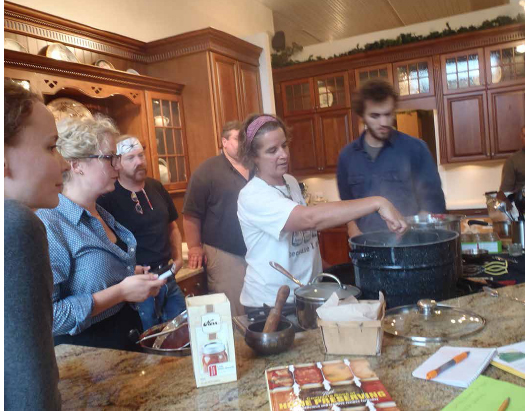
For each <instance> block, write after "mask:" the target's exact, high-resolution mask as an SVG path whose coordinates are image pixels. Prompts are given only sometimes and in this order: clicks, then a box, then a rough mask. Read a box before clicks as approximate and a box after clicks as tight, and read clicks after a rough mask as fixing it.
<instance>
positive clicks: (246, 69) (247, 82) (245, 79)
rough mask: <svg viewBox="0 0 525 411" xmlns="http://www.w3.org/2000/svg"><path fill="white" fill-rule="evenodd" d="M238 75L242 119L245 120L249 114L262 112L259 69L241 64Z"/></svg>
mask: <svg viewBox="0 0 525 411" xmlns="http://www.w3.org/2000/svg"><path fill="white" fill-rule="evenodd" d="M239 74H240V77H239V81H240V95H241V109H242V118H243V119H245V118H246V117H248V116H249V115H250V114H255V113H261V112H262V107H263V105H262V92H261V75H260V73H259V67H257V66H254V65H251V64H246V63H242V62H240V63H239Z"/></svg>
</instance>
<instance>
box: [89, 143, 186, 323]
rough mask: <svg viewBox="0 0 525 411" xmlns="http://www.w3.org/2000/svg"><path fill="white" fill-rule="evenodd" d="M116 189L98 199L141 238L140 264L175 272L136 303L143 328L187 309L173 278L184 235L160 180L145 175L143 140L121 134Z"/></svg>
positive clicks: (180, 260) (138, 261)
mask: <svg viewBox="0 0 525 411" xmlns="http://www.w3.org/2000/svg"><path fill="white" fill-rule="evenodd" d="M117 154H119V155H121V156H122V157H121V167H120V170H119V178H118V180H117V181H116V182H115V190H114V191H112V192H111V193H107V194H104V195H102V196H101V197H99V199H98V200H97V202H98V204H99V205H100V206H102V207H103V208H105V209H106V210H107V211H108V212H109V213H110V214H112V215H113V217H115V219H116V220H117V221H118V222H119V223H120V224H122V225H123V226H124V227H126V228H127V229H128V230H130V231H131V232H132V233H133V235H134V236H135V238H136V240H137V264H138V265H143V266H149V267H150V269H152V270H153V269H157V268H160V267H162V266H165V265H167V264H171V263H172V264H173V266H172V272H173V276H171V277H170V278H169V280H168V282H167V283H166V285H165V286H164V287H162V289H161V290H160V293H159V294H158V296H157V297H151V298H149V299H147V300H146V301H144V302H143V303H140V304H137V306H138V309H139V314H140V318H141V320H142V325H143V327H144V330H146V329H148V328H151V327H153V326H154V325H157V324H160V323H162V322H165V321H168V320H171V319H172V318H174V317H176V316H177V315H178V314H180V313H181V312H182V311H183V310H185V309H186V303H185V301H184V295H183V293H182V291H181V290H180V288H179V286H178V285H177V283H176V281H175V274H176V273H177V272H178V271H179V270H180V269H181V267H182V237H181V234H180V231H179V228H178V227H177V223H176V220H177V218H178V213H177V210H176V208H175V205H174V204H173V201H172V199H171V197H170V195H169V193H168V192H167V191H166V189H165V188H164V187H163V185H162V183H160V182H159V181H157V180H154V179H152V178H149V177H147V176H146V169H147V163H146V157H145V155H144V149H143V147H142V144H141V143H140V141H139V140H138V139H137V138H136V137H133V136H122V140H121V141H120V142H119V143H118V144H117Z"/></svg>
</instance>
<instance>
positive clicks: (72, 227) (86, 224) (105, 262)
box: [37, 117, 166, 350]
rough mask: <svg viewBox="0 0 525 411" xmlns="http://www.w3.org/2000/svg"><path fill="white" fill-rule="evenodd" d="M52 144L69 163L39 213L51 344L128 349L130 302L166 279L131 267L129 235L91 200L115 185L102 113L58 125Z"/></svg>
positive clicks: (109, 129) (112, 131)
mask: <svg viewBox="0 0 525 411" xmlns="http://www.w3.org/2000/svg"><path fill="white" fill-rule="evenodd" d="M57 127H58V136H59V138H58V141H57V148H58V151H59V152H60V154H62V156H63V157H64V159H65V160H66V161H67V162H68V163H69V166H70V167H69V169H68V171H67V172H66V173H64V190H63V192H62V194H61V195H60V202H59V205H58V207H57V208H55V209H54V210H39V211H38V212H37V215H38V216H39V217H40V218H41V219H42V221H43V222H44V224H45V226H46V229H47V237H48V241H49V254H50V258H51V267H52V270H53V277H54V289H53V314H54V322H53V334H54V336H55V344H75V345H86V346H93V347H106V348H116V349H126V350H136V349H137V348H136V345H135V344H134V343H133V342H132V341H131V340H130V338H129V331H130V330H133V329H137V330H141V329H142V325H141V321H140V317H139V314H138V312H137V311H136V309H135V306H134V304H129V303H137V302H142V301H144V300H146V299H147V298H148V297H150V296H155V295H157V294H158V292H159V289H160V287H162V286H163V285H164V284H165V283H166V281H165V280H158V279H157V277H158V276H157V275H154V274H145V275H135V274H142V273H144V270H145V269H147V267H140V266H138V267H135V254H136V247H137V242H136V240H135V238H134V237H133V235H132V234H131V232H130V231H129V230H127V229H126V228H124V227H123V226H122V225H120V224H119V223H117V222H116V221H115V219H114V218H113V216H112V215H111V214H109V213H108V212H106V211H105V210H104V209H103V208H102V207H100V206H99V205H97V204H96V200H97V198H98V197H99V196H100V195H102V194H104V193H107V192H110V191H112V190H114V189H115V181H116V180H117V177H118V170H119V167H120V156H117V155H116V141H115V139H116V137H117V136H118V130H117V129H116V128H115V126H114V125H113V123H112V122H111V121H110V120H109V119H107V118H102V117H100V118H96V119H87V118H84V119H66V120H63V121H61V122H59V123H58V125H57Z"/></svg>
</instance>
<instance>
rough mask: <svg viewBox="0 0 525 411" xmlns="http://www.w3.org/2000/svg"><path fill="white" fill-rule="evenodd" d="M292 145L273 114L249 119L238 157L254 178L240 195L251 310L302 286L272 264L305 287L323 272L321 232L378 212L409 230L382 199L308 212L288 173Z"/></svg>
mask: <svg viewBox="0 0 525 411" xmlns="http://www.w3.org/2000/svg"><path fill="white" fill-rule="evenodd" d="M288 142H289V136H288V131H287V129H286V126H285V124H284V123H283V122H282V120H280V119H279V118H277V117H274V116H271V115H253V116H250V117H249V118H248V119H247V120H246V121H245V122H244V124H243V128H242V129H241V132H240V134H239V156H240V158H241V159H242V161H243V163H244V165H245V166H246V167H248V168H249V169H250V170H252V171H253V173H252V174H254V177H253V178H252V179H251V180H250V181H249V182H248V184H247V185H246V186H245V187H244V188H243V189H242V190H241V192H240V194H239V200H238V211H237V214H238V217H239V222H240V224H241V229H242V234H243V237H244V241H245V243H246V248H247V253H246V262H247V264H248V268H247V270H246V277H245V279H244V286H243V289H242V293H241V298H240V300H241V304H243V305H244V306H245V307H247V308H248V309H249V308H251V307H261V306H262V305H263V304H268V305H270V306H273V305H274V302H275V297H276V295H277V291H278V289H279V287H280V286H281V285H283V284H287V285H289V286H290V289H292V290H293V289H294V288H296V287H297V285H296V284H294V283H293V282H292V281H290V280H288V279H287V278H286V277H284V276H283V275H282V274H280V273H278V272H277V271H275V270H274V269H273V268H271V267H270V265H269V264H268V262H269V261H276V262H278V263H279V264H281V265H282V266H283V267H284V268H286V269H287V270H288V271H289V272H291V273H292V274H293V275H294V276H295V277H296V278H297V279H298V280H299V281H301V282H302V283H304V284H306V283H308V282H309V281H310V279H311V277H312V275H317V274H319V273H321V272H322V262H321V255H320V253H319V240H318V237H317V231H319V230H323V229H325V228H330V227H336V226H339V225H342V224H346V223H347V222H349V221H352V220H354V219H357V218H360V217H363V216H365V215H367V214H371V213H374V212H378V213H379V214H380V215H381V217H382V218H383V219H384V220H385V222H386V224H387V226H388V228H389V229H390V230H391V231H394V232H396V233H403V232H404V231H405V230H406V228H407V225H406V223H405V221H404V220H403V217H402V216H401V214H400V213H399V212H398V211H397V210H396V208H395V207H394V206H393V205H392V203H390V202H389V201H388V200H387V199H385V198H383V197H368V198H363V199H359V200H349V201H338V202H332V203H326V204H319V205H317V206H315V207H306V203H305V201H304V199H303V196H302V195H301V190H300V188H299V184H298V183H297V180H296V179H295V178H294V177H292V176H291V175H289V174H286V172H287V171H288V163H289V157H290V152H289V149H288ZM291 295H293V294H291ZM292 299H293V297H290V302H291V301H292Z"/></svg>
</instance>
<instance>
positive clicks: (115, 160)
mask: <svg viewBox="0 0 525 411" xmlns="http://www.w3.org/2000/svg"><path fill="white" fill-rule="evenodd" d="M120 157H121V155H120V154H100V155H97V154H92V155H90V156H85V157H78V159H83V158H98V159H99V160H107V161H109V162H110V164H111V167H113V168H115V167H116V166H117V165H118V164H119V163H120Z"/></svg>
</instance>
